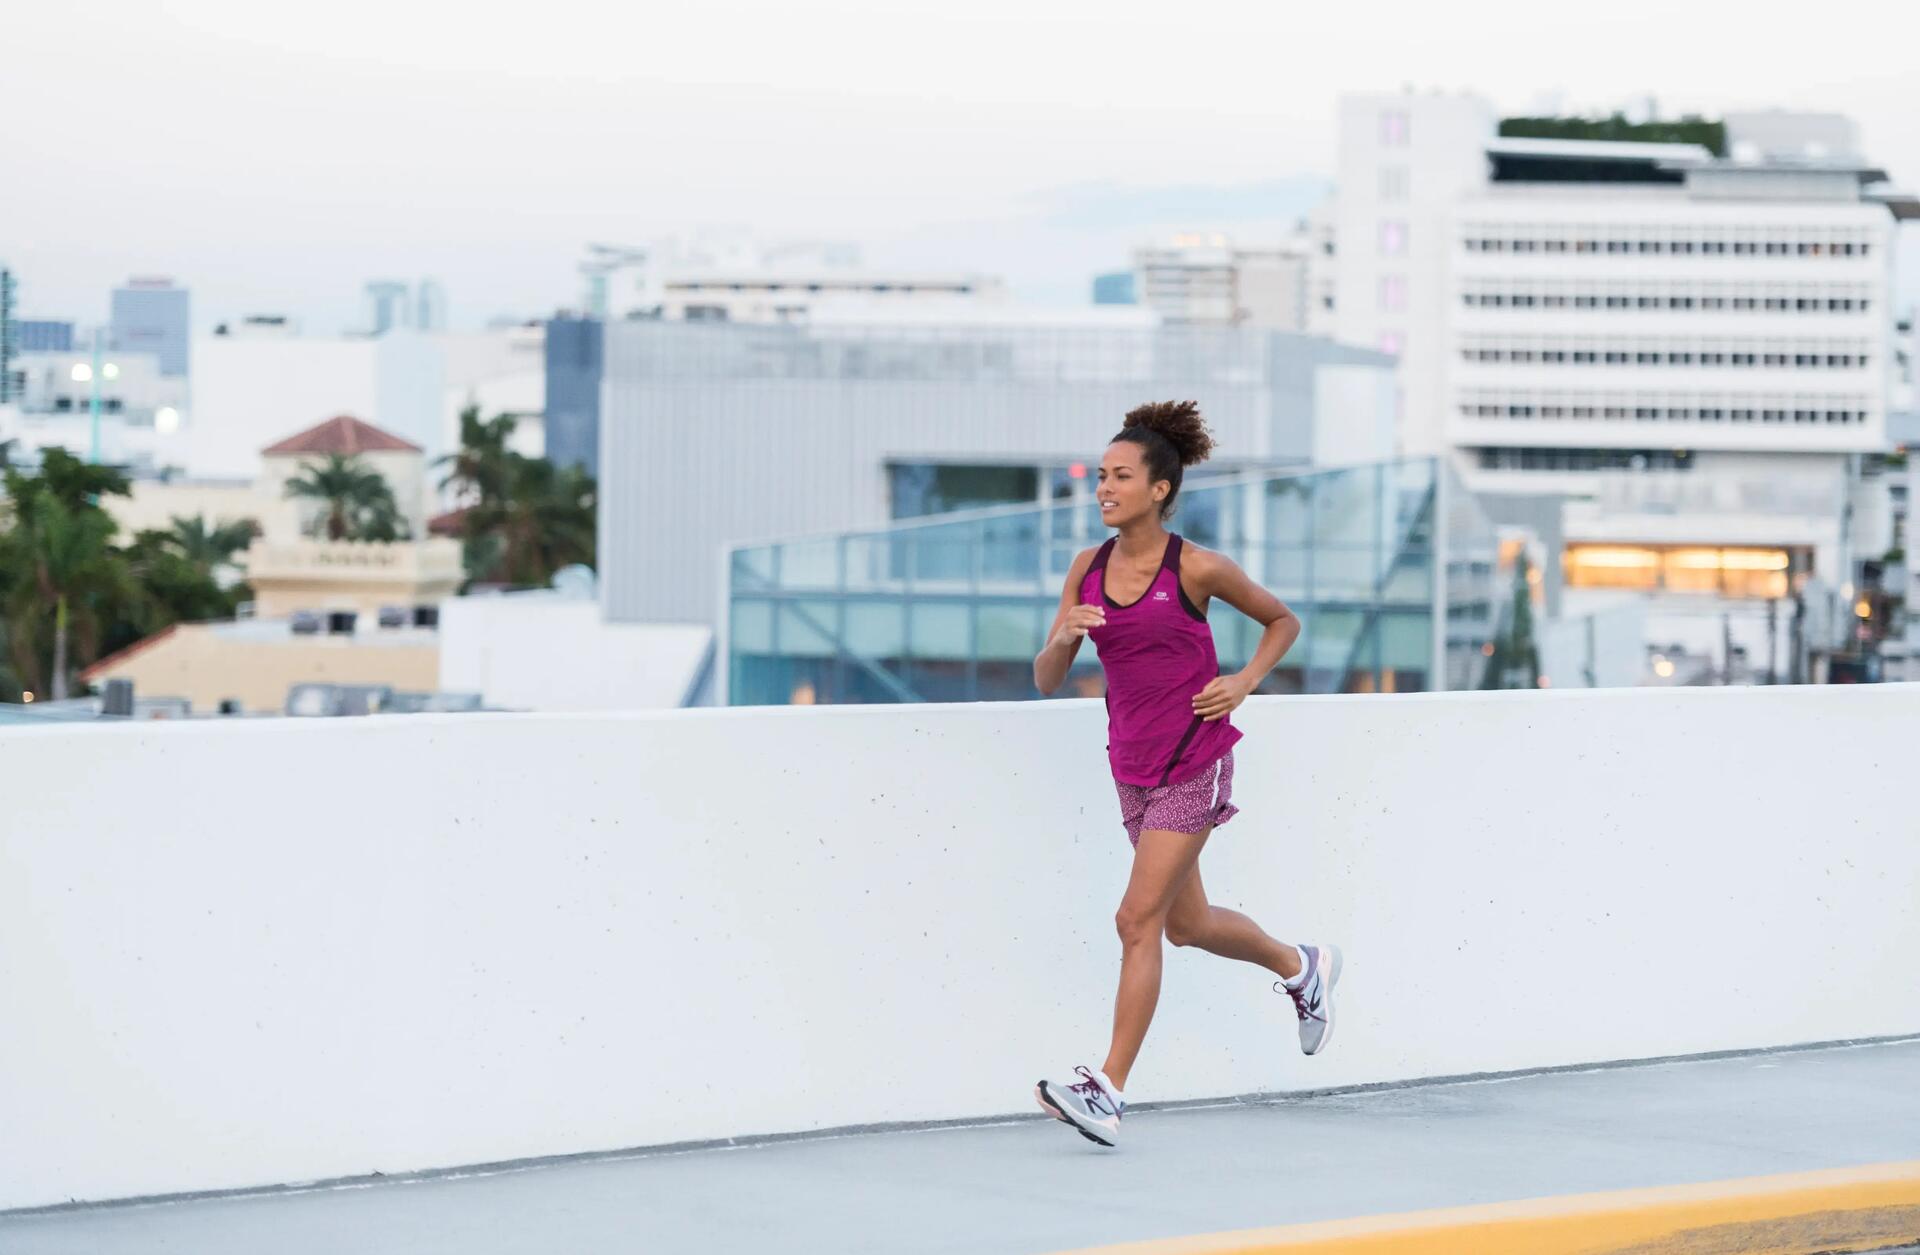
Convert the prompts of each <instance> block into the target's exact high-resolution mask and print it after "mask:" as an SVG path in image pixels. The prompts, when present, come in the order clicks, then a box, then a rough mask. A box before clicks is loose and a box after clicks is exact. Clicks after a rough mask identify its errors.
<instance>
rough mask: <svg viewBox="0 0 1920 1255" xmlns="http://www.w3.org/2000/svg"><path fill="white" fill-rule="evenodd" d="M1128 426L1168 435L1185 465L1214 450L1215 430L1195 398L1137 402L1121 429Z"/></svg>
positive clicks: (1201, 460) (1205, 458) (1203, 458)
mask: <svg viewBox="0 0 1920 1255" xmlns="http://www.w3.org/2000/svg"><path fill="white" fill-rule="evenodd" d="M1127 427H1143V428H1145V429H1147V430H1148V431H1156V432H1159V433H1160V434H1161V435H1162V436H1165V437H1166V438H1167V441H1168V443H1170V444H1172V445H1173V447H1174V450H1175V451H1176V452H1178V453H1179V455H1180V465H1182V466H1192V465H1193V464H1194V463H1196V462H1204V461H1206V460H1207V455H1208V454H1210V453H1212V452H1213V433H1212V432H1210V431H1208V430H1207V420H1206V419H1204V418H1202V417H1200V406H1199V403H1198V402H1195V401H1150V402H1148V403H1147V404H1145V405H1141V406H1136V407H1135V408H1133V409H1132V410H1129V411H1128V412H1127V421H1126V422H1125V423H1124V424H1122V430H1124V429H1125V428H1127Z"/></svg>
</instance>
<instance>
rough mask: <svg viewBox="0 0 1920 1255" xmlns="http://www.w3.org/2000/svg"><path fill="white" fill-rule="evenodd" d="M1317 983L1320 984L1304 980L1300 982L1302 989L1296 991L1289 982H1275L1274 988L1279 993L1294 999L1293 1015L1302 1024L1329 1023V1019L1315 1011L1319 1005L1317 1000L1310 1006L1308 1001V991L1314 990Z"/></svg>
mask: <svg viewBox="0 0 1920 1255" xmlns="http://www.w3.org/2000/svg"><path fill="white" fill-rule="evenodd" d="M1316 983H1318V982H1316V981H1313V980H1303V981H1301V982H1300V987H1299V988H1298V989H1295V988H1294V987H1293V986H1292V985H1289V984H1287V982H1285V981H1283V980H1277V981H1275V982H1273V987H1274V989H1275V990H1277V991H1278V992H1280V993H1283V994H1285V995H1287V997H1289V998H1291V999H1293V1013H1294V1014H1295V1015H1297V1016H1299V1017H1300V1020H1301V1022H1302V1023H1305V1022H1306V1021H1308V1020H1319V1021H1320V1022H1321V1023H1322V1024H1324V1023H1326V1021H1327V1017H1326V1016H1324V1015H1321V1014H1320V1013H1319V1012H1318V1011H1317V1010H1315V1009H1314V1008H1315V1006H1317V1005H1318V1003H1317V1000H1316V1001H1315V1002H1314V1003H1312V1004H1310V1003H1309V1002H1308V999H1307V991H1308V990H1309V989H1311V988H1313V986H1314V985H1315V984H1316Z"/></svg>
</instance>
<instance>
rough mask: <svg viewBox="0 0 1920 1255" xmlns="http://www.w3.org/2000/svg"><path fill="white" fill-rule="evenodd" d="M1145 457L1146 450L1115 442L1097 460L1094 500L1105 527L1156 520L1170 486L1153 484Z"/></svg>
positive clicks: (1122, 441)
mask: <svg viewBox="0 0 1920 1255" xmlns="http://www.w3.org/2000/svg"><path fill="white" fill-rule="evenodd" d="M1145 454H1146V450H1145V449H1143V448H1141V447H1140V446H1139V445H1137V444H1135V443H1134V442H1133V441H1131V440H1116V441H1114V442H1113V443H1112V444H1110V445H1108V446H1107V452H1106V455H1105V456H1104V457H1102V458H1101V459H1100V486H1099V488H1098V489H1097V490H1096V491H1095V493H1094V498H1095V499H1096V500H1097V501H1099V503H1100V521H1101V522H1102V523H1105V524H1106V525H1107V526H1108V527H1124V526H1126V525H1127V524H1128V523H1132V522H1134V521H1136V520H1138V519H1142V518H1146V517H1148V516H1149V515H1152V516H1154V517H1158V516H1159V513H1160V503H1161V502H1162V501H1164V500H1166V497H1167V493H1168V491H1169V490H1170V489H1171V488H1172V485H1171V484H1169V483H1168V482H1167V481H1166V480H1164V479H1163V480H1160V481H1159V482H1158V483H1155V482H1154V481H1153V479H1152V477H1151V476H1150V475H1149V474H1148V472H1147V462H1146V457H1145Z"/></svg>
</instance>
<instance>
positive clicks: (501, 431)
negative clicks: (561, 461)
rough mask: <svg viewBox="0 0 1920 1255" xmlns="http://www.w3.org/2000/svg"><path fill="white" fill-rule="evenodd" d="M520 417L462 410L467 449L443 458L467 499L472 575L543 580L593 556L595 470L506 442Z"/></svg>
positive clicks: (466, 541)
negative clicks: (517, 449)
mask: <svg viewBox="0 0 1920 1255" xmlns="http://www.w3.org/2000/svg"><path fill="white" fill-rule="evenodd" d="M516 421H517V420H516V419H515V417H514V416H513V415H512V414H497V415H495V416H494V417H492V418H490V419H482V418H481V417H480V410H479V408H478V407H477V406H468V407H467V408H466V409H465V410H464V411H462V412H461V415H460V450H459V452H457V453H453V454H449V455H448V456H446V457H443V458H441V459H440V462H439V465H441V466H443V467H446V468H448V469H447V475H446V476H445V478H443V479H442V480H441V481H440V486H441V488H442V489H447V490H451V491H452V492H453V493H454V494H455V497H456V499H457V500H458V501H459V502H460V503H461V507H462V515H461V520H460V522H461V528H460V530H461V537H462V540H463V550H464V552H463V560H464V562H465V565H466V571H467V578H468V580H469V581H471V582H475V583H480V582H485V583H504V584H513V585H520V586H534V587H543V586H545V585H546V584H547V583H549V582H550V581H551V580H552V579H553V573H554V572H555V571H557V570H559V569H560V568H561V567H563V566H567V565H569V564H571V563H575V562H584V563H588V564H591V563H592V562H593V556H594V531H595V526H596V524H595V508H596V507H595V500H594V496H595V488H594V482H593V479H592V477H591V476H589V475H587V474H586V472H584V471H582V470H580V469H578V468H575V467H569V468H565V469H562V468H559V467H556V466H554V464H553V463H552V462H549V461H548V460H547V459H545V458H530V457H526V456H524V455H522V454H519V453H515V452H513V451H512V450H511V449H509V448H507V441H508V439H509V438H510V437H511V436H512V435H513V429H514V425H515V423H516Z"/></svg>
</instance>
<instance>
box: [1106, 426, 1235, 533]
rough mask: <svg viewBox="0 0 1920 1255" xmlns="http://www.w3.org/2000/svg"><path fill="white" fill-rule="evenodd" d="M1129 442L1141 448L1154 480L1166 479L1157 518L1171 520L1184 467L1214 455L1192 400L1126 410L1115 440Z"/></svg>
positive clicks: (1209, 434)
mask: <svg viewBox="0 0 1920 1255" xmlns="http://www.w3.org/2000/svg"><path fill="white" fill-rule="evenodd" d="M1121 440H1130V441H1132V442H1133V443H1134V444H1137V445H1139V446H1140V449H1141V454H1142V457H1143V458H1144V460H1145V461H1146V464H1147V475H1148V477H1149V478H1150V479H1151V480H1153V481H1156V482H1157V481H1159V480H1162V479H1164V480H1166V481H1167V483H1168V484H1170V485H1171V486H1172V490H1171V491H1170V492H1168V493H1167V499H1166V500H1165V501H1162V502H1161V503H1160V517H1161V518H1162V519H1167V518H1171V517H1173V503H1174V500H1175V499H1176V498H1177V497H1179V495H1180V478H1181V475H1182V474H1183V472H1184V470H1185V468H1187V467H1189V466H1192V465H1193V464H1194V463H1196V462H1204V461H1206V460H1207V456H1208V455H1209V454H1211V453H1212V452H1213V433H1212V432H1210V431H1208V430H1207V420H1206V419H1204V418H1202V417H1201V416H1200V406H1199V404H1198V403H1196V402H1193V401H1150V402H1148V403H1147V404H1145V405H1140V406H1135V407H1134V408H1133V409H1131V410H1129V411H1127V418H1126V422H1125V423H1124V424H1122V425H1121V428H1120V434H1119V435H1117V436H1115V437H1114V438H1113V441H1109V442H1108V443H1113V442H1115V441H1121Z"/></svg>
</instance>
